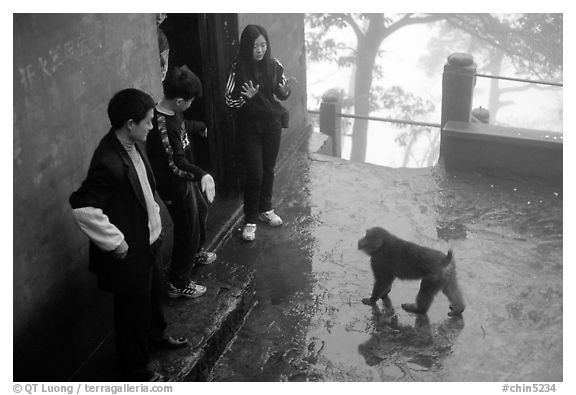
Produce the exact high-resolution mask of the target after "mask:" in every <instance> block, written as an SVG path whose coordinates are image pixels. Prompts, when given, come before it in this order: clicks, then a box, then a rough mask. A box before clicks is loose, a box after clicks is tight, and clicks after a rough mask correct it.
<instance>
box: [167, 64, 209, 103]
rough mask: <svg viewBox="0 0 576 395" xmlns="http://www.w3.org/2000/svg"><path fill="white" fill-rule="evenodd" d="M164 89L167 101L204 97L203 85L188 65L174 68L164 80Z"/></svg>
mask: <svg viewBox="0 0 576 395" xmlns="http://www.w3.org/2000/svg"><path fill="white" fill-rule="evenodd" d="M163 87H164V96H165V97H166V98H167V99H176V98H178V97H180V98H182V99H184V100H190V99H192V98H200V97H202V83H201V82H200V79H199V78H198V77H197V76H196V74H194V73H193V72H192V71H190V69H189V68H188V66H186V65H184V66H180V67H174V68H172V70H170V72H168V75H167V76H166V79H165V80H164V83H163Z"/></svg>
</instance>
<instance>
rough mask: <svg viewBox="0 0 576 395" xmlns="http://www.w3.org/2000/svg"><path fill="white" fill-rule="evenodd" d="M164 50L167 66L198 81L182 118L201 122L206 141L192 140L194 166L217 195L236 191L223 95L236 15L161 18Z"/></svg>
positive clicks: (236, 164)
mask: <svg viewBox="0 0 576 395" xmlns="http://www.w3.org/2000/svg"><path fill="white" fill-rule="evenodd" d="M160 28H161V29H162V30H163V31H164V33H165V34H166V36H167V38H168V42H169V45H170V56H169V61H168V62H169V65H170V67H173V66H181V65H184V64H185V65H187V66H188V67H189V68H190V70H192V71H193V72H194V73H195V74H196V75H197V76H198V77H199V78H200V80H201V81H202V87H203V95H202V98H201V99H198V100H196V101H194V102H193V103H192V106H191V107H190V108H189V109H188V110H187V111H186V113H185V114H184V116H185V118H186V119H193V120H197V121H202V122H204V123H205V124H206V126H207V127H208V138H203V137H201V136H192V138H191V143H192V144H193V145H194V154H195V158H196V164H197V165H199V166H200V167H202V168H203V169H204V170H206V171H208V172H210V174H212V175H213V176H214V178H215V180H216V185H217V190H218V194H221V195H223V196H225V197H234V196H237V194H238V193H239V191H240V173H241V170H240V167H241V166H240V165H239V160H238V152H237V146H238V145H237V144H236V132H235V127H234V122H233V119H232V114H231V113H230V111H228V108H227V107H226V105H225V102H224V90H225V86H226V79H227V77H228V72H229V70H230V66H231V65H232V62H233V61H234V58H235V54H236V52H237V45H238V16H237V14H167V18H166V20H165V21H164V22H163V23H162V24H161V25H160Z"/></svg>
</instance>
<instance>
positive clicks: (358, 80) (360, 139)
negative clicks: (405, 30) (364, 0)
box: [350, 35, 381, 162]
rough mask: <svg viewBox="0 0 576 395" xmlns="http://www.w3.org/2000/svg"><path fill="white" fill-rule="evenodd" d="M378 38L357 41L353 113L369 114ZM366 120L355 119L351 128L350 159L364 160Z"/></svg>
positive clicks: (367, 37) (368, 37) (378, 43)
mask: <svg viewBox="0 0 576 395" xmlns="http://www.w3.org/2000/svg"><path fill="white" fill-rule="evenodd" d="M380 42H381V41H380V40H377V39H375V38H374V37H370V36H368V35H367V36H366V38H365V39H364V42H363V43H358V55H357V64H356V76H355V84H354V88H355V89H354V114H356V115H369V114H370V88H371V86H372V70H373V69H374V64H375V62H376V55H377V53H378V48H379V46H380ZM367 134H368V121H367V120H363V119H355V120H354V127H353V129H352V149H351V153H350V160H354V161H360V162H363V161H365V160H366V144H367V142H368V138H367V137H368V136H367Z"/></svg>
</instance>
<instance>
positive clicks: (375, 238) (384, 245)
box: [358, 227, 465, 316]
mask: <svg viewBox="0 0 576 395" xmlns="http://www.w3.org/2000/svg"><path fill="white" fill-rule="evenodd" d="M358 249H359V250H360V251H363V252H365V253H366V254H368V255H369V256H370V266H371V268H372V273H373V274H374V288H373V289H372V295H371V296H370V297H369V298H364V299H362V303H364V304H367V305H374V304H375V303H376V302H377V301H378V299H380V298H381V299H382V300H383V301H384V302H385V303H386V299H388V293H390V290H391V288H392V283H393V282H394V280H395V279H396V278H399V279H401V280H418V279H422V281H421V283H420V290H419V291H418V295H417V296H416V303H404V304H402V308H403V309H404V310H406V311H408V312H410V313H415V314H426V313H427V312H428V308H429V307H430V305H431V304H432V301H433V300H434V296H435V295H436V294H437V293H438V292H439V291H442V292H443V293H444V294H445V295H446V297H447V298H448V300H449V302H450V312H449V313H448V315H449V316H459V315H461V314H462V312H463V311H464V308H465V305H464V299H463V297H462V292H461V291H460V287H459V285H458V281H457V279H456V265H455V263H454V253H453V252H452V249H450V250H449V251H448V253H447V254H444V253H442V252H440V251H438V250H435V249H432V248H428V247H423V246H420V245H418V244H415V243H412V242H409V241H406V240H402V239H400V238H399V237H396V236H394V235H393V234H391V233H390V232H388V231H387V230H385V229H383V228H381V227H374V228H370V229H368V230H367V231H366V236H364V237H363V238H361V239H360V240H358Z"/></svg>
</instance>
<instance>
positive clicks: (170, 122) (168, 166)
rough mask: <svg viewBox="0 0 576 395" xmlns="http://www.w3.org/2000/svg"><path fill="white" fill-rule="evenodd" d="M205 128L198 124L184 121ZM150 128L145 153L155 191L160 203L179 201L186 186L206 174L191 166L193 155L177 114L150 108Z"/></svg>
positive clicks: (179, 115)
mask: <svg viewBox="0 0 576 395" xmlns="http://www.w3.org/2000/svg"><path fill="white" fill-rule="evenodd" d="M188 124H189V126H191V127H192V128H199V129H203V127H204V128H205V125H204V124H203V123H201V122H190V121H189V122H188ZM152 125H153V128H152V130H151V131H150V133H148V137H147V139H146V153H147V154H148V159H150V163H151V165H152V170H153V171H154V176H155V177H156V182H157V183H158V192H159V194H160V197H161V198H162V199H163V200H164V201H167V200H175V199H180V198H183V197H184V195H185V194H186V191H187V188H188V183H189V182H191V181H198V182H199V181H200V180H201V179H202V177H204V175H206V174H207V173H206V172H205V171H204V170H203V169H201V168H200V167H198V166H196V165H195V164H194V153H193V149H192V146H191V145H190V140H189V138H188V134H187V132H186V130H185V127H184V125H185V121H184V119H183V118H182V116H181V114H175V115H166V114H164V113H162V112H160V111H158V110H157V109H154V119H153V120H152Z"/></svg>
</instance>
